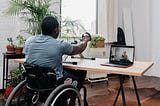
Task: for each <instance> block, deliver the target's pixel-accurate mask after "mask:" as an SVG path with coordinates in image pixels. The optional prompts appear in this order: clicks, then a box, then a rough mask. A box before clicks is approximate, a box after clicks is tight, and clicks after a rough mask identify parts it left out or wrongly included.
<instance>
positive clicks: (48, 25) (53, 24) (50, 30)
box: [41, 16, 59, 38]
mask: <svg viewBox="0 0 160 106" xmlns="http://www.w3.org/2000/svg"><path fill="white" fill-rule="evenodd" d="M41 28H42V34H43V35H50V36H53V37H54V38H57V37H58V35H59V23H58V21H57V19H56V18H54V17H53V16H47V17H45V18H44V19H43V20H42V22H41Z"/></svg>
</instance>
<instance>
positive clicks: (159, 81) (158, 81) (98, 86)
mask: <svg viewBox="0 0 160 106" xmlns="http://www.w3.org/2000/svg"><path fill="white" fill-rule="evenodd" d="M135 80H136V84H137V88H155V89H157V90H160V78H157V77H151V76H143V77H135ZM119 85H120V83H119V78H117V77H115V78H110V79H109V85H108V86H107V84H106V83H105V82H99V83H94V84H93V87H92V88H91V86H90V84H89V83H86V84H85V86H86V87H87V91H88V97H89V96H93V95H96V94H98V93H99V92H100V91H101V90H104V89H106V90H108V89H113V90H114V89H117V88H119ZM124 87H130V88H133V81H132V79H131V77H130V78H129V79H127V80H125V81H124Z"/></svg>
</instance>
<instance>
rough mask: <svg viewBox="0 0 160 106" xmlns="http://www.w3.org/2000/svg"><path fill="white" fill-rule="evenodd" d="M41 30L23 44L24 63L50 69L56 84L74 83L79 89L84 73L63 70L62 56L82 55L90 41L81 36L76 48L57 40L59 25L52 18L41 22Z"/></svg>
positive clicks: (48, 17) (86, 37)
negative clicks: (53, 73)
mask: <svg viewBox="0 0 160 106" xmlns="http://www.w3.org/2000/svg"><path fill="white" fill-rule="evenodd" d="M41 29H42V34H41V35H37V36H32V37H30V38H28V39H27V41H26V43H25V54H26V63H28V64H34V65H38V66H42V67H49V68H52V69H54V70H55V73H56V77H57V80H58V84H62V83H72V84H73V83H74V85H77V88H80V87H81V85H82V83H83V81H84V79H85V77H86V71H82V70H79V71H78V70H76V71H75V70H65V69H63V66H62V56H63V55H64V54H66V55H75V54H79V53H82V52H83V51H84V50H85V48H86V46H87V42H88V41H90V40H91V39H90V37H89V36H83V37H82V41H83V42H82V43H80V44H79V45H77V46H73V45H71V44H70V43H68V42H65V41H63V40H58V39H57V38H58V35H59V23H58V21H57V19H56V18H54V17H52V16H47V17H45V18H44V19H43V20H42V22H41Z"/></svg>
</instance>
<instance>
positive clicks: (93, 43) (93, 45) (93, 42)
mask: <svg viewBox="0 0 160 106" xmlns="http://www.w3.org/2000/svg"><path fill="white" fill-rule="evenodd" d="M98 40H105V38H104V37H103V36H101V35H98V34H95V35H92V39H91V41H90V42H89V47H90V48H96V41H98Z"/></svg>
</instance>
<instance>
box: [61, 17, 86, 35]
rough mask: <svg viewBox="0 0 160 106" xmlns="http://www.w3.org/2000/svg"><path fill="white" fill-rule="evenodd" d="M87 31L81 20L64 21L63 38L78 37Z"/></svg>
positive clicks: (68, 19) (62, 27) (62, 24)
mask: <svg viewBox="0 0 160 106" xmlns="http://www.w3.org/2000/svg"><path fill="white" fill-rule="evenodd" d="M85 31H86V29H85V28H84V27H83V25H82V24H81V23H80V21H79V20H72V19H71V18H65V19H64V20H63V19H62V23H61V34H62V37H77V35H79V33H81V32H85Z"/></svg>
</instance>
